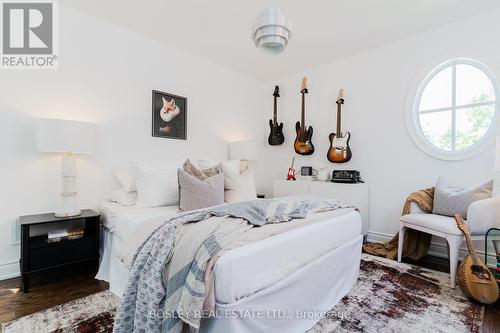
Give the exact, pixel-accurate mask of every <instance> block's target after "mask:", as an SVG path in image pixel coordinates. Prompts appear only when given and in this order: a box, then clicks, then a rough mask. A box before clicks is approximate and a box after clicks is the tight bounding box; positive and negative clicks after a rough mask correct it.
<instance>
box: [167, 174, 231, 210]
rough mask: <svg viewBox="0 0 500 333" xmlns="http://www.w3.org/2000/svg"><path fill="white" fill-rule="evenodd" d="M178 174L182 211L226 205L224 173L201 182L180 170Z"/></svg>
mask: <svg viewBox="0 0 500 333" xmlns="http://www.w3.org/2000/svg"><path fill="white" fill-rule="evenodd" d="M198 171H199V170H198ZM177 172H178V177H179V188H180V190H179V191H180V204H179V206H180V209H182V210H194V209H200V208H205V207H210V206H216V205H221V204H223V203H224V175H223V174H222V173H219V174H217V175H214V176H212V177H205V178H204V179H203V180H200V179H198V178H197V177H195V176H192V175H190V174H189V173H187V172H186V171H184V170H181V169H179V170H178V171H177Z"/></svg>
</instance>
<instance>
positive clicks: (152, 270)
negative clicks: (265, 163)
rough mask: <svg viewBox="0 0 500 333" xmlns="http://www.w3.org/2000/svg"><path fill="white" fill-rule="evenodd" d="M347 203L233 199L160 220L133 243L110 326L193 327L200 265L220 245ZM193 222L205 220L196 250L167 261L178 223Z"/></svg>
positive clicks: (200, 296)
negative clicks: (136, 244) (267, 226)
mask: <svg viewBox="0 0 500 333" xmlns="http://www.w3.org/2000/svg"><path fill="white" fill-rule="evenodd" d="M349 207H352V206H348V205H342V204H341V203H340V202H339V201H337V200H331V199H325V198H321V197H314V196H301V197H290V198H283V199H271V200H255V201H246V202H238V203H232V204H225V205H220V206H215V207H210V208H207V209H201V210H196V211H192V212H186V213H181V214H178V215H177V216H175V217H173V218H171V219H169V220H168V221H165V223H163V224H162V225H161V226H160V227H159V228H158V229H156V230H155V231H154V232H153V233H152V234H151V235H149V237H147V238H146V240H145V241H144V242H143V243H142V244H141V245H140V246H139V248H138V249H137V252H136V254H135V256H134V258H133V259H132V265H131V269H130V275H129V281H128V284H127V288H126V290H125V292H124V295H123V297H122V301H121V304H120V306H119V307H118V310H117V314H116V319H115V326H114V332H117V333H122V332H123V333H125V332H127V333H128V332H148V333H149V332H151V333H154V332H174V333H178V332H181V331H182V330H183V328H184V326H185V325H188V326H190V328H191V329H194V330H196V329H198V328H199V325H200V320H201V318H202V317H203V316H205V315H206V314H204V313H203V302H204V300H205V285H204V276H205V269H206V266H207V263H208V261H209V260H210V259H211V258H212V257H214V256H215V255H217V253H218V252H219V251H220V250H221V249H223V248H224V247H225V246H227V245H228V244H231V243H232V242H234V241H236V240H237V239H238V237H240V236H241V234H242V233H243V232H244V231H245V230H248V228H252V227H254V226H262V225H264V224H267V223H282V222H288V221H291V220H293V219H297V218H306V217H307V216H308V215H309V214H311V213H316V212H324V211H330V210H335V209H342V208H349ZM208 220H210V223H208V222H209V221H208ZM195 222H204V224H205V226H206V227H203V228H200V230H201V231H200V234H199V235H196V237H194V239H193V242H194V243H195V244H193V246H194V247H195V248H196V251H193V252H192V254H183V255H182V256H181V258H182V259H181V260H177V262H175V264H173V265H171V264H170V261H171V259H172V256H173V255H174V244H175V240H176V236H177V234H178V230H179V229H180V228H179V227H180V226H182V225H185V224H188V223H195ZM174 261H175V260H174Z"/></svg>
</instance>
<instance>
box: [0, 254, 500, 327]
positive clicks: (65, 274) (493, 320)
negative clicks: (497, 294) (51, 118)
mask: <svg viewBox="0 0 500 333" xmlns="http://www.w3.org/2000/svg"><path fill="white" fill-rule="evenodd" d="M411 263H413V264H418V265H420V266H423V267H427V268H430V269H435V270H439V271H443V272H447V271H448V261H447V260H446V259H442V258H436V257H426V258H424V259H422V260H421V261H419V262H411ZM93 276H94V274H93V273H90V272H88V270H87V269H75V268H70V269H65V270H59V271H54V272H52V273H46V274H44V275H38V276H36V275H35V276H33V280H32V284H31V285H30V292H29V293H26V294H25V293H23V292H22V291H21V290H20V282H21V281H20V278H14V279H10V280H4V281H0V324H1V323H3V322H7V321H11V320H13V319H17V318H20V317H22V316H26V315H28V314H31V313H34V312H37V311H41V310H44V309H47V308H49V307H52V306H55V305H59V304H63V303H66V302H69V301H72V300H74V299H77V298H81V297H85V296H88V295H90V294H93V293H96V292H99V291H102V290H106V289H108V284H107V283H106V282H102V281H98V280H95V279H94V278H93ZM482 332H483V333H493V332H497V333H498V332H500V300H499V301H498V302H497V303H495V304H494V305H489V306H487V307H486V311H485V314H484V320H483V327H482Z"/></svg>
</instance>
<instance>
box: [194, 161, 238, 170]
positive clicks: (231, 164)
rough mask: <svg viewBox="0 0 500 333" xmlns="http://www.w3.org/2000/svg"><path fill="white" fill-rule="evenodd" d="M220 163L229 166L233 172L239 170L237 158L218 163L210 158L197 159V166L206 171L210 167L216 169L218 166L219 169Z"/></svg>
mask: <svg viewBox="0 0 500 333" xmlns="http://www.w3.org/2000/svg"><path fill="white" fill-rule="evenodd" d="M222 163H224V164H225V166H226V168H231V169H233V170H234V171H235V172H236V171H238V170H240V161H238V160H228V161H224V162H220V163H219V162H216V161H210V160H198V167H199V168H200V169H201V170H203V171H207V170H208V169H210V170H211V169H217V168H219V170H221V164H222ZM240 171H241V170H240ZM221 172H222V171H221Z"/></svg>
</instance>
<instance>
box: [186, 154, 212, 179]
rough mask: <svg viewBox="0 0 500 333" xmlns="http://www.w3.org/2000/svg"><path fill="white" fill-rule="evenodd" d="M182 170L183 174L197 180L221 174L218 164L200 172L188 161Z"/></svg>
mask: <svg viewBox="0 0 500 333" xmlns="http://www.w3.org/2000/svg"><path fill="white" fill-rule="evenodd" d="M182 168H183V170H184V171H185V172H187V173H188V174H190V175H191V176H194V177H196V178H198V179H199V180H204V179H205V178H207V177H212V176H215V175H217V174H219V173H221V172H222V171H221V169H220V166H219V164H218V163H217V164H215V165H213V166H211V167H209V168H207V169H204V170H203V171H202V170H200V169H198V168H197V167H196V166H195V165H193V163H191V161H190V160H189V159H187V160H186V162H184V165H183V166H182Z"/></svg>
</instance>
